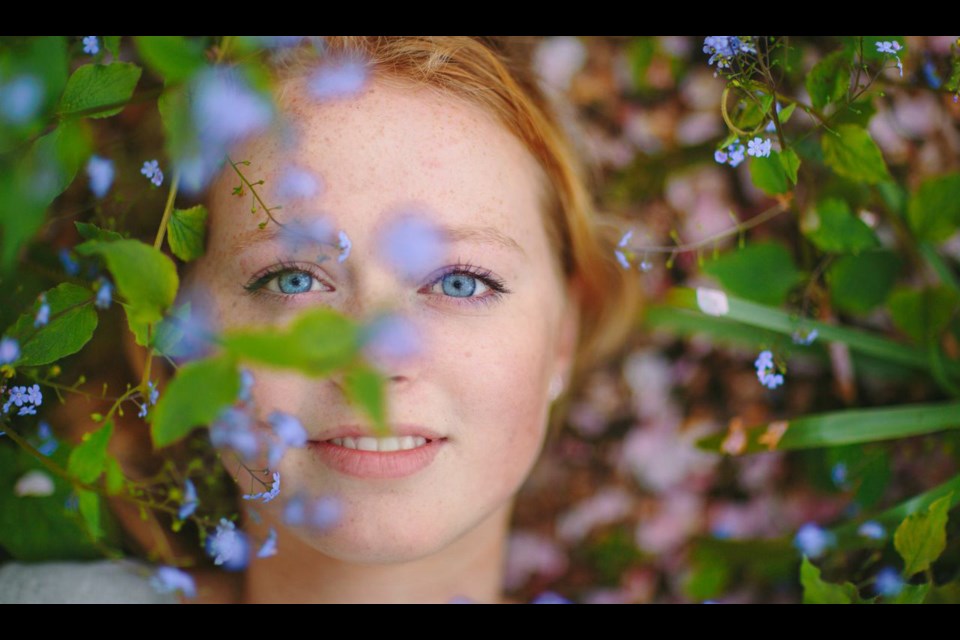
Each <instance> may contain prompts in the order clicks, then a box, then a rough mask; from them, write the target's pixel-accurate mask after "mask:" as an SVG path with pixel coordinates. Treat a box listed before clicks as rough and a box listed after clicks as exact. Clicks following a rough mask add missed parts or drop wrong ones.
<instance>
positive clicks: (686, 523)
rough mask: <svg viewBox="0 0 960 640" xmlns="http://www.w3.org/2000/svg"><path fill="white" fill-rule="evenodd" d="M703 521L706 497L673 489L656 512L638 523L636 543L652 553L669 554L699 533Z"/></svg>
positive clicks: (664, 497)
mask: <svg viewBox="0 0 960 640" xmlns="http://www.w3.org/2000/svg"><path fill="white" fill-rule="evenodd" d="M702 520H703V497H702V496H700V495H697V494H695V493H690V492H687V491H673V492H671V493H669V494H668V495H665V496H663V500H661V502H660V511H659V512H657V514H656V515H654V516H653V517H652V518H649V519H646V520H643V521H641V522H640V523H639V524H638V525H637V529H636V534H635V535H636V542H637V545H638V546H639V547H640V548H642V549H643V550H644V551H649V552H650V553H655V554H666V553H669V552H671V551H673V550H675V549H677V548H678V547H680V546H682V545H683V544H684V543H686V542H687V540H688V538H690V537H691V536H693V535H694V534H696V533H698V532H699V530H700V527H701V524H702Z"/></svg>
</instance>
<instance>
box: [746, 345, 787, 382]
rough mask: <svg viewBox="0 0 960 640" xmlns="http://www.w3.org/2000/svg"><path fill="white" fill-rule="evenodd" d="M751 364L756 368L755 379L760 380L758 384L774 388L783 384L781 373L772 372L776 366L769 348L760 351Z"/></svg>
mask: <svg viewBox="0 0 960 640" xmlns="http://www.w3.org/2000/svg"><path fill="white" fill-rule="evenodd" d="M753 364H754V366H755V367H756V368H757V379H758V380H760V384H762V385H763V386H765V387H767V388H768V389H776V388H777V387H779V386H780V385H782V384H783V375H782V374H779V373H774V371H776V368H775V365H774V363H773V353H772V352H771V351H770V350H769V349H766V350H764V351H761V352H760V355H759V356H757V359H756V361H755V362H754V363H753Z"/></svg>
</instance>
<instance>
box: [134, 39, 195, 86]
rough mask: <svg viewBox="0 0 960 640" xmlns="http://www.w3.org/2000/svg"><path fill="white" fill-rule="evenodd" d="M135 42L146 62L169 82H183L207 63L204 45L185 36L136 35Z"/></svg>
mask: <svg viewBox="0 0 960 640" xmlns="http://www.w3.org/2000/svg"><path fill="white" fill-rule="evenodd" d="M134 42H135V43H136V45H137V50H138V51H139V52H140V57H141V58H142V59H143V61H144V63H146V65H147V66H148V67H150V68H151V69H153V70H154V71H156V72H157V73H158V74H160V76H161V77H162V78H163V79H164V80H165V81H166V83H167V84H175V83H179V82H183V81H185V80H187V79H189V78H190V76H192V75H193V74H194V73H195V72H196V71H197V70H198V69H201V68H203V67H204V66H205V65H206V59H205V58H204V55H203V45H202V44H201V43H200V42H198V41H196V40H188V39H187V38H185V37H183V36H136V37H135V38H134Z"/></svg>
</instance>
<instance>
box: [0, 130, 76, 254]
mask: <svg viewBox="0 0 960 640" xmlns="http://www.w3.org/2000/svg"><path fill="white" fill-rule="evenodd" d="M0 129H2V127H0ZM89 146H90V142H89V137H88V132H87V128H86V127H85V126H84V125H83V123H80V122H61V123H60V125H59V126H58V127H57V128H56V129H54V130H53V131H51V132H50V133H48V134H46V135H44V136H42V137H40V138H39V139H37V140H36V141H35V142H34V143H33V145H31V146H30V148H29V150H28V151H27V152H26V154H24V156H23V157H22V158H20V159H18V161H17V162H15V163H14V166H13V168H12V170H9V171H0V202H2V203H3V206H4V208H5V210H6V211H8V212H13V211H15V212H16V215H2V216H0V228H2V231H3V232H2V233H0V262H2V264H0V266H2V268H3V270H4V271H9V269H10V267H11V266H12V264H13V261H14V259H15V258H16V256H17V253H18V252H19V250H20V248H21V246H22V245H23V244H24V243H25V242H27V241H28V240H29V239H30V238H31V237H32V236H33V235H34V234H35V233H36V232H37V231H38V230H39V229H40V227H41V226H42V225H43V221H44V217H45V214H46V209H47V207H48V206H49V205H50V203H51V202H53V199H54V198H56V197H57V196H58V195H60V194H61V193H62V192H63V191H64V190H65V189H66V188H67V186H68V185H69V184H70V183H71V182H72V181H73V178H74V176H75V175H76V173H77V170H78V169H79V167H80V164H81V163H82V162H83V161H84V160H85V159H86V157H87V155H88V154H89Z"/></svg>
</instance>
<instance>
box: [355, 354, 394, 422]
mask: <svg viewBox="0 0 960 640" xmlns="http://www.w3.org/2000/svg"><path fill="white" fill-rule="evenodd" d="M344 384H345V385H346V392H347V396H348V397H349V398H350V402H352V403H354V404H359V405H360V406H361V407H362V408H363V410H364V411H365V412H366V413H367V415H368V416H369V417H370V419H371V420H373V427H374V430H375V431H376V432H377V433H379V434H382V435H388V434H389V433H390V430H389V428H388V427H387V411H386V398H385V397H384V391H383V388H384V385H385V384H386V379H385V378H384V377H383V376H382V375H381V374H380V373H378V372H377V371H375V370H373V369H370V368H368V367H360V366H358V367H353V368H352V369H351V370H350V371H348V372H347V374H346V375H345V376H344Z"/></svg>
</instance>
